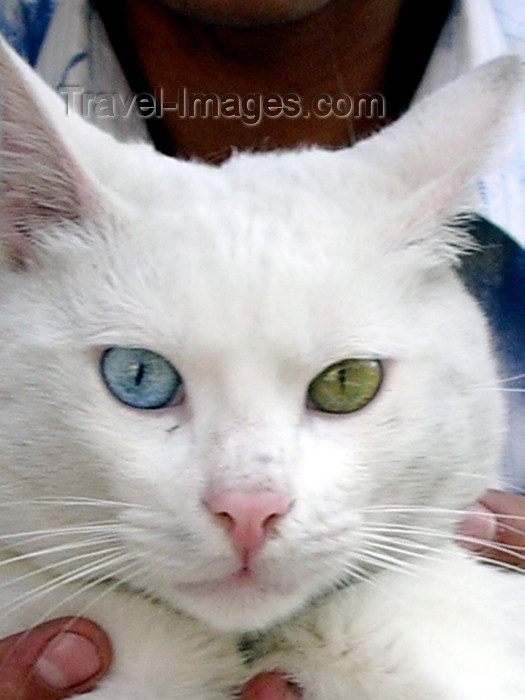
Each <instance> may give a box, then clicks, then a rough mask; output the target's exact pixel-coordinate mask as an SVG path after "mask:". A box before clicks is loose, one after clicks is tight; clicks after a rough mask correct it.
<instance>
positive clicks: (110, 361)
mask: <svg viewBox="0 0 525 700" xmlns="http://www.w3.org/2000/svg"><path fill="white" fill-rule="evenodd" d="M100 372H101V374H102V378H103V380H104V383H105V384H106V386H107V388H108V389H109V390H110V392H111V393H112V394H113V396H115V397H116V398H117V399H118V400H119V401H122V403H125V404H127V405H128V406H134V407H135V408H163V407H164V406H167V405H168V404H170V403H171V402H172V401H173V400H174V399H175V398H176V396H177V394H178V393H179V392H180V391H181V389H182V377H181V376H180V374H179V373H178V372H177V370H176V369H175V368H174V367H173V365H172V364H171V363H170V362H168V360H166V359H165V358H164V357H162V355H158V354H157V353H156V352H152V351H151V350H145V349H144V348H121V347H114V348H109V349H108V350H106V351H105V352H104V354H103V355H102V357H101V358H100Z"/></svg>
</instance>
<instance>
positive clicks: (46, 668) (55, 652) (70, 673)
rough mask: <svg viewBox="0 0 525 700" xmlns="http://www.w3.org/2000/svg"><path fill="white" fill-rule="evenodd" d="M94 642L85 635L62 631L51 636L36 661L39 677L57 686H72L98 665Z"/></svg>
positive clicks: (82, 680) (88, 677)
mask: <svg viewBox="0 0 525 700" xmlns="http://www.w3.org/2000/svg"><path fill="white" fill-rule="evenodd" d="M101 665H102V664H101V660H100V657H99V654H98V650H97V648H96V647H95V645H94V644H93V643H92V642H91V641H90V640H89V639H87V638H86V637H83V636H82V635H80V634H75V633H73V632H64V633H62V634H58V635H57V636H56V637H54V638H53V639H52V640H51V641H50V642H49V644H48V645H47V647H46V648H45V649H44V651H43V652H42V654H41V656H40V658H39V659H38V661H37V662H36V664H35V672H36V674H37V676H38V677H39V678H40V680H41V681H42V682H43V683H44V684H46V685H48V686H50V687H51V688H55V689H57V690H64V689H67V688H74V687H75V686H76V685H79V684H80V683H83V682H85V681H87V680H89V679H90V678H92V677H93V676H94V675H95V674H96V673H97V672H98V671H100V668H101Z"/></svg>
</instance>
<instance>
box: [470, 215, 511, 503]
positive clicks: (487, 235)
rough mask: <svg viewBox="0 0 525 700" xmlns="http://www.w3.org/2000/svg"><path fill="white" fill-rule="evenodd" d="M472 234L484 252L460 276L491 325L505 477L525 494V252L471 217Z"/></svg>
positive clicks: (473, 216)
mask: <svg viewBox="0 0 525 700" xmlns="http://www.w3.org/2000/svg"><path fill="white" fill-rule="evenodd" d="M468 229H469V232H470V233H471V235H472V236H474V238H475V239H476V241H477V242H478V243H479V244H480V249H479V251H478V252H476V253H474V254H472V255H469V256H467V257H466V258H464V260H463V265H462V268H461V270H460V272H461V276H462V278H463V280H464V282H465V284H466V286H467V288H468V290H469V291H470V292H471V293H472V294H473V295H474V296H475V297H476V298H477V300H478V301H479V303H480V305H481V306H482V308H483V310H484V312H485V314H486V315H487V317H488V319H489V322H490V325H491V329H492V332H493V336H494V341H495V344H496V352H497V355H498V359H499V363H500V376H501V379H502V386H503V388H504V390H505V397H506V399H507V404H508V408H509V411H510V416H509V424H510V426H511V429H512V430H513V433H512V434H511V435H510V436H509V443H508V447H507V454H506V463H505V464H504V476H506V478H507V481H508V484H507V485H508V487H509V488H511V489H512V490H514V491H518V492H522V493H525V475H524V471H525V469H524V465H523V464H516V463H515V462H516V461H517V460H516V458H517V457H518V459H519V457H520V456H521V459H522V460H525V443H524V444H521V441H523V439H524V437H525V435H524V434H523V433H524V430H525V250H524V249H523V248H522V247H521V246H520V245H519V244H518V243H516V242H515V241H514V240H513V239H511V238H510V237H509V236H508V235H507V234H506V233H505V232H504V231H502V230H501V229H499V228H498V227H497V226H494V224H492V223H490V222H489V221H487V220H486V219H484V218H482V217H480V216H477V215H472V217H471V220H470V223H469V225H468ZM480 400H483V396H482V395H481V394H480Z"/></svg>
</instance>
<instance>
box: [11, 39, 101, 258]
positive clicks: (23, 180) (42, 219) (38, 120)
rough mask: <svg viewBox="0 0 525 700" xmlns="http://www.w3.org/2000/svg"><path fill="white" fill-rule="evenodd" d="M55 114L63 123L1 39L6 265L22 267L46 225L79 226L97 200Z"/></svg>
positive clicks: (58, 105)
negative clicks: (63, 134)
mask: <svg viewBox="0 0 525 700" xmlns="http://www.w3.org/2000/svg"><path fill="white" fill-rule="evenodd" d="M57 110H59V111H58V112H57ZM60 110H61V111H62V114H63V120H62V121H63V123H64V125H65V124H66V120H67V119H68V116H67V114H66V111H65V105H63V104H62V102H61V101H60V98H58V97H57V96H56V95H55V94H54V93H53V92H52V91H51V89H50V88H48V87H47V86H46V85H44V83H43V82H42V81H41V80H40V78H38V77H37V76H36V74H33V72H32V71H31V69H30V68H29V67H28V66H27V65H26V64H25V63H24V62H23V61H22V59H20V58H19V57H18V55H16V54H15V52H14V51H13V50H12V49H11V48H10V47H9V46H7V45H6V43H5V42H4V41H3V40H0V252H1V256H0V259H3V260H4V261H6V262H7V264H8V265H10V266H11V267H17V268H19V267H25V265H26V262H27V261H28V259H30V258H31V257H32V256H33V255H34V254H35V253H36V250H37V249H38V246H39V243H40V241H42V240H43V238H44V234H45V232H46V231H48V230H49V229H50V227H53V228H56V227H57V226H61V225H63V224H72V223H73V224H74V223H80V222H81V220H82V219H83V218H84V217H85V216H86V214H87V212H88V211H89V210H90V209H93V207H94V205H95V200H96V199H97V194H96V189H97V188H96V187H94V186H93V184H92V182H91V179H90V178H89V177H88V175H87V174H86V173H85V172H84V171H83V169H82V167H81V165H80V164H79V163H78V161H77V159H76V158H75V156H74V155H73V153H72V152H71V151H70V149H69V148H68V146H67V145H66V142H65V140H64V138H63V137H62V136H61V129H60V126H58V124H57V118H56V117H57V116H58V117H61V116H62V114H61V113H60ZM55 113H57V114H56V116H55ZM77 119H78V117H77ZM58 121H60V119H59V120H58Z"/></svg>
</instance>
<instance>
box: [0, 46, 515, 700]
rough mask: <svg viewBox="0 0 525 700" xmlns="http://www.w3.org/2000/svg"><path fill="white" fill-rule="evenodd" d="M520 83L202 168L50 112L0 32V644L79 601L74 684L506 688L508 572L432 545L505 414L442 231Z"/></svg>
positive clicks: (496, 699) (314, 691) (493, 71)
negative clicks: (270, 680) (101, 654)
mask: <svg viewBox="0 0 525 700" xmlns="http://www.w3.org/2000/svg"><path fill="white" fill-rule="evenodd" d="M519 73H520V71H519V62H518V60H517V59H513V58H507V59H501V60H497V61H495V62H493V63H492V64H489V65H487V66H486V67H483V68H481V69H479V70H477V71H476V72H474V73H473V74H471V75H470V76H468V77H466V78H463V79H461V80H459V81H458V82H456V83H454V84H452V85H450V86H448V87H446V88H445V89H444V90H442V91H441V92H439V93H437V94H435V95H434V96H432V97H430V98H429V99H427V100H426V101H424V102H422V103H421V104H420V105H419V106H418V107H417V108H414V109H413V110H411V111H410V114H409V115H408V116H406V117H404V118H402V119H400V120H399V121H398V122H397V123H396V124H394V125H393V126H391V127H389V128H386V129H384V131H383V132H381V133H380V134H378V135H376V136H374V137H372V138H370V139H369V140H367V141H364V142H362V143H360V144H358V145H357V146H355V147H354V148H352V149H350V150H347V151H341V152H326V151H323V150H320V149H315V148H314V149H308V150H305V151H302V152H291V153H268V154H264V155H237V156H235V157H233V158H231V160H229V161H228V162H226V163H225V164H224V165H222V166H221V167H214V166H208V165H205V164H200V163H190V162H179V161H177V160H175V159H170V158H167V157H164V156H162V155H159V154H158V153H156V152H154V150H153V149H152V148H150V147H149V146H146V145H129V144H128V145H125V144H121V143H117V142H115V141H113V140H112V139H111V138H110V137H108V136H107V135H105V134H103V133H101V132H100V131H98V130H97V129H96V128H95V127H93V126H91V125H88V124H87V123H84V122H83V121H82V120H81V119H80V118H78V117H74V116H71V115H70V116H66V114H65V109H64V105H63V104H62V102H61V101H60V100H59V98H57V97H55V96H54V95H53V94H52V92H51V91H50V90H49V89H48V88H46V87H45V86H44V85H43V84H42V83H41V82H40V81H39V80H38V78H36V77H35V76H34V75H33V74H32V73H31V71H30V70H29V69H28V68H27V67H25V66H24V64H23V63H22V62H21V61H20V59H18V58H17V57H15V56H14V54H13V53H12V52H11V51H10V50H9V49H7V48H6V47H5V46H3V45H2V47H1V52H0V94H1V97H2V163H1V166H2V170H1V175H2V195H1V196H2V212H1V222H2V223H1V226H2V241H1V244H2V258H1V263H0V264H1V268H2V275H1V280H0V308H1V313H0V335H1V343H0V367H1V368H2V371H1V373H0V399H1V410H0V460H1V469H0V499H1V504H0V530H1V532H2V535H1V539H0V542H1V545H2V554H1V557H2V562H1V563H0V620H1V624H0V634H1V635H4V634H8V633H10V632H14V631H15V630H17V629H21V628H24V627H26V626H28V625H31V624H35V623H37V622H39V621H42V620H43V619H48V618H53V617H56V616H58V615H64V614H73V615H76V614H80V615H85V616H88V617H90V618H92V619H94V620H96V621H98V622H99V623H100V624H102V625H103V627H104V628H105V629H106V630H107V632H108V633H109V635H110V636H111V638H112V640H113V642H114V645H115V652H116V663H115V666H114V669H113V670H112V672H111V673H110V675H109V676H108V678H107V679H106V680H104V681H103V682H102V683H101V684H100V686H99V688H98V689H97V690H95V691H94V692H93V693H92V695H91V696H90V697H92V698H94V699H95V698H96V699H97V700H103V699H104V700H130V699H133V698H136V699H138V700H170V699H171V700H175V699H177V700H231V699H232V698H233V697H234V696H235V694H236V693H238V692H239V689H240V688H241V687H242V685H243V684H244V683H245V682H247V681H248V680H249V679H250V678H251V677H253V676H255V675H256V674H257V673H259V672H260V671H263V670H272V669H281V670H282V671H284V672H287V673H289V674H290V676H291V678H293V679H294V681H295V682H296V683H297V684H298V685H299V686H300V687H301V688H302V689H303V693H304V699H305V700H325V699H326V700H406V699H407V698H410V699H411V700H523V698H524V697H525V681H524V679H523V676H522V675H521V669H520V666H521V665H522V664H523V661H522V660H521V662H520V657H519V655H518V650H517V649H516V648H515V647H514V646H513V643H512V640H511V638H510V637H509V636H508V634H507V631H506V624H505V623H506V622H507V621H508V619H509V618H508V617H506V615H505V611H503V610H502V609H501V605H500V604H499V603H500V602H501V598H502V594H501V588H504V590H505V591H506V593H505V598H506V601H505V602H508V603H509V604H510V605H513V604H517V603H518V602H519V595H521V596H522V594H523V589H524V585H525V579H524V580H521V579H520V578H519V577H517V576H514V575H508V574H505V573H502V572H501V571H500V570H498V569H496V568H491V567H486V566H484V565H482V564H479V563H478V562H477V561H475V560H474V559H473V558H471V557H470V556H469V555H468V554H466V553H464V552H463V551H460V549H459V548H458V547H457V546H456V545H454V544H453V539H454V534H453V533H454V530H455V528H456V525H457V522H458V521H459V520H460V519H461V513H462V509H463V508H464V507H465V506H466V505H467V504H468V503H469V502H470V501H471V500H472V499H473V498H474V497H475V496H476V495H477V494H478V493H479V492H480V491H481V490H482V489H483V488H484V486H485V485H487V484H489V483H492V482H493V480H494V478H495V477H494V474H495V468H496V465H497V464H498V460H499V457H500V443H501V437H502V433H503V424H504V409H503V405H502V400H501V397H500V395H499V393H498V391H497V390H496V388H497V385H498V380H497V375H496V368H495V362H494V360H493V358H492V355H491V351H490V348H489V345H490V343H489V338H488V331H487V328H486V323H485V321H484V319H483V317H482V315H481V313H480V311H479V310H478V307H477V305H476V303H475V302H474V301H473V300H472V299H471V298H470V297H469V296H468V295H467V294H466V292H465V291H464V289H463V286H462V284H461V282H460V281H459V279H458V277H457V275H456V272H455V269H454V268H455V265H456V264H457V260H458V257H459V256H460V255H461V254H462V253H464V252H465V250H467V249H468V248H469V247H470V245H471V244H470V240H469V238H468V237H467V235H466V234H465V233H464V232H462V230H461V229H460V228H459V227H458V226H451V225H444V224H443V221H445V220H446V219H447V217H450V215H452V214H454V213H455V212H457V210H458V206H459V203H458V201H457V200H458V194H457V193H458V191H460V190H462V188H463V186H464V183H465V182H466V180H467V179H468V178H469V177H470V176H471V175H472V173H473V171H474V170H475V168H476V167H477V166H478V165H479V160H480V158H481V157H482V156H483V154H484V152H485V150H486V148H487V146H488V145H489V143H490V141H491V140H492V138H493V134H494V132H495V131H496V130H497V128H498V124H499V122H500V121H501V118H502V114H503V113H504V112H505V111H506V110H505V109H502V105H504V104H507V103H509V102H510V101H511V96H512V94H513V93H515V92H516V90H517V85H518V83H519ZM510 586H514V587H515V588H516V591H517V597H516V598H512V595H511V593H510V590H511V589H510ZM521 653H523V652H521Z"/></svg>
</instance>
